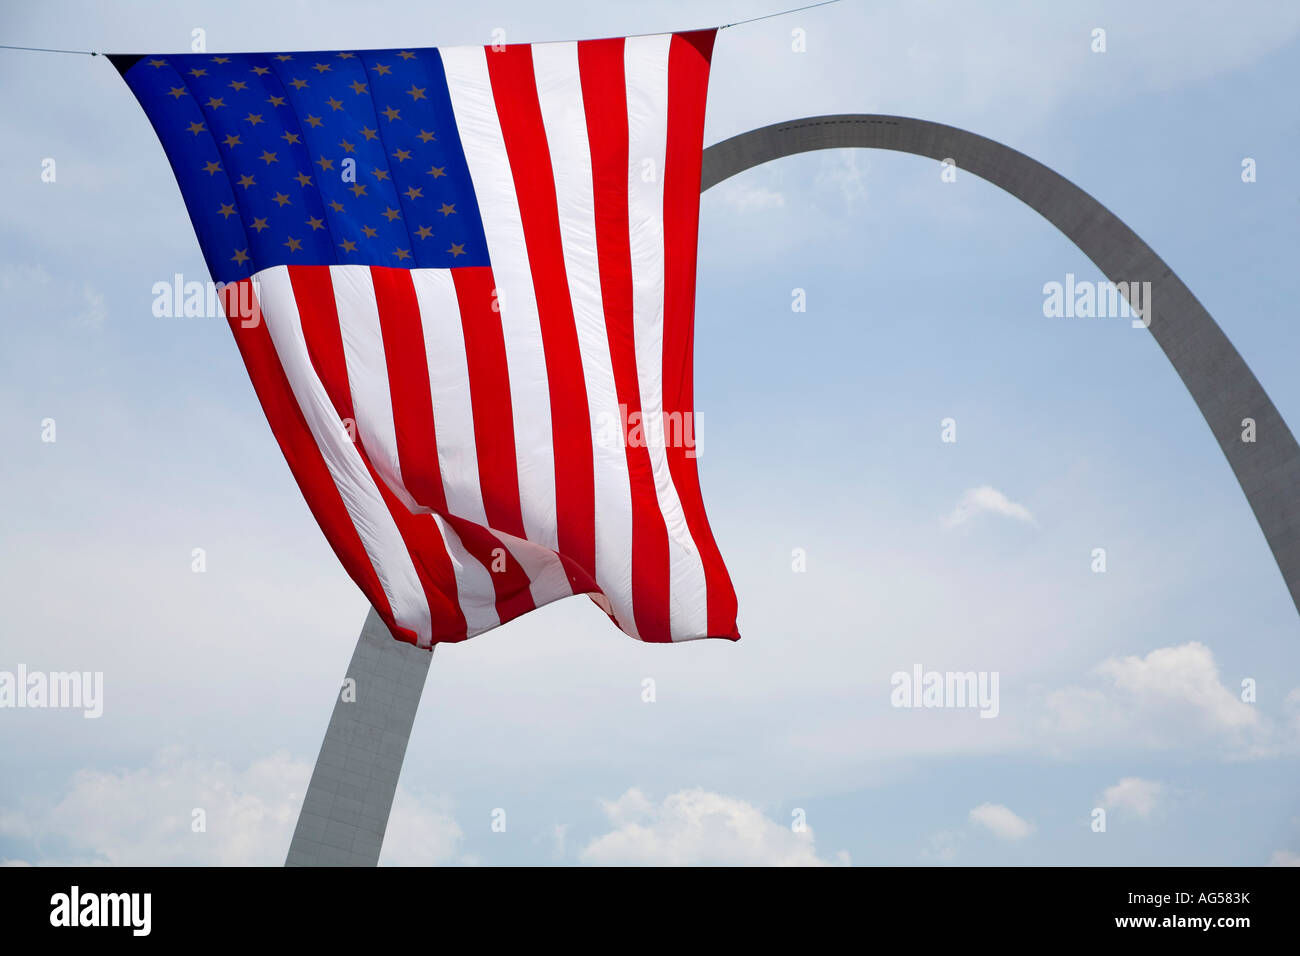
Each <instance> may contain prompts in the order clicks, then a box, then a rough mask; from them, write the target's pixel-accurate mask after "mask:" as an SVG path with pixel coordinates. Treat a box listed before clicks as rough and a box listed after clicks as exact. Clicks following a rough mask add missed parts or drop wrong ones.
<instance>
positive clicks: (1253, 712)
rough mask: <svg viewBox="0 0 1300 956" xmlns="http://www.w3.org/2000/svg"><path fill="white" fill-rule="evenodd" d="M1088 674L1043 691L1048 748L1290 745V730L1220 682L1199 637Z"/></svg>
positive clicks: (1255, 748) (1259, 752) (1273, 748)
mask: <svg viewBox="0 0 1300 956" xmlns="http://www.w3.org/2000/svg"><path fill="white" fill-rule="evenodd" d="M1093 675H1094V678H1095V683H1094V684H1093V685H1091V686H1072V687H1066V688H1064V689H1062V690H1058V691H1054V692H1052V693H1050V694H1048V695H1047V696H1046V698H1045V700H1044V704H1045V714H1044V726H1043V728H1042V729H1043V730H1044V731H1045V733H1046V736H1047V737H1048V738H1049V744H1050V745H1052V746H1057V747H1060V746H1065V745H1071V744H1072V745H1081V746H1087V745H1089V744H1091V745H1093V746H1106V747H1111V746H1114V745H1116V744H1123V745H1127V746H1132V745H1138V746H1145V747H1151V748H1157V749H1170V748H1174V747H1181V746H1194V747H1196V748H1198V749H1200V750H1202V751H1204V750H1205V749H1206V747H1207V746H1213V747H1214V748H1216V749H1218V750H1220V751H1222V752H1223V753H1224V754H1226V755H1229V756H1233V757H1259V756H1268V755H1273V754H1276V753H1278V752H1279V751H1280V750H1281V749H1285V748H1286V747H1289V746H1292V745H1293V744H1294V735H1293V734H1290V733H1288V732H1287V731H1286V730H1285V728H1284V727H1282V726H1279V725H1277V724H1275V723H1274V722H1272V721H1270V720H1268V719H1267V718H1266V717H1265V716H1264V715H1263V713H1262V712H1261V711H1260V710H1258V709H1257V706H1256V705H1253V704H1247V703H1245V702H1244V701H1242V700H1241V698H1240V696H1239V695H1238V694H1237V693H1235V692H1234V691H1233V689H1232V688H1230V687H1229V686H1227V685H1225V684H1224V683H1223V682H1222V680H1221V679H1220V677H1219V669H1218V665H1217V664H1216V663H1215V660H1214V654H1213V653H1212V652H1211V651H1210V649H1209V648H1208V647H1206V646H1205V645H1204V644H1201V643H1200V642H1198V641H1191V642H1189V643H1187V644H1180V645H1177V646H1175V647H1161V648H1157V649H1156V650H1154V651H1151V652H1150V653H1149V654H1147V655H1146V656H1145V657H1137V656H1129V657H1117V658H1109V659H1107V660H1105V661H1103V662H1102V663H1101V664H1099V665H1098V666H1097V667H1096V668H1095V669H1094V671H1093Z"/></svg>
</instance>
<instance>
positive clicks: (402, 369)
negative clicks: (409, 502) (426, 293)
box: [370, 266, 447, 514]
mask: <svg viewBox="0 0 1300 956" xmlns="http://www.w3.org/2000/svg"><path fill="white" fill-rule="evenodd" d="M370 278H371V280H372V281H373V283H374V286H375V304H376V306H377V307H378V311H379V327H380V330H381V332H382V334H383V339H384V362H385V364H386V365H387V366H388V391H389V394H390V395H391V396H392V403H393V428H394V431H395V432H396V433H397V455H398V460H399V463H400V465H401V471H402V484H403V485H405V486H406V490H407V491H408V492H409V493H410V495H411V497H412V498H414V499H415V501H416V502H418V503H419V504H421V505H423V506H424V507H426V508H429V509H431V510H433V511H436V512H438V513H439V514H446V512H447V495H446V493H445V492H444V490H443V487H442V469H441V468H440V467H439V465H438V439H437V435H436V434H435V433H434V425H433V395H432V393H431V392H430V391H429V362H428V360H427V358H426V357H425V349H424V329H423V327H422V326H421V325H420V304H419V302H418V301H417V300H416V297H415V284H414V283H413V282H412V281H411V272H410V270H409V269H393V268H389V267H387V266H371V267H370Z"/></svg>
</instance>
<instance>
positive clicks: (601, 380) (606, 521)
mask: <svg viewBox="0 0 1300 956" xmlns="http://www.w3.org/2000/svg"><path fill="white" fill-rule="evenodd" d="M533 72H534V74H535V76H536V80H537V96H538V100H539V101H540V103H541V110H542V122H543V125H544V126H545V128H546V142H547V147H548V149H549V151H550V154H551V169H552V170H553V171H554V176H555V192H556V197H557V199H558V206H559V214H560V236H561V240H562V245H563V248H564V268H565V272H566V274H567V275H568V280H569V297H570V299H571V300H572V303H573V319H574V323H575V324H576V326H577V331H578V349H579V352H580V353H581V356H582V370H583V377H584V378H585V380H586V387H587V405H588V410H589V412H590V417H591V434H592V438H593V441H594V449H593V451H594V462H595V469H594V479H595V521H596V584H597V585H598V586H599V587H600V589H601V590H602V591H603V592H604V593H605V595H606V597H608V598H609V603H610V605H611V606H612V609H613V612H614V617H615V619H616V620H617V621H618V625H619V627H621V628H622V629H623V630H624V631H626V632H627V633H629V634H631V635H632V636H633V637H637V630H636V623H635V621H634V618H633V613H632V490H631V481H630V477H629V474H628V467H627V451H626V450H625V449H624V447H623V441H622V435H623V430H622V415H621V414H620V411H619V406H618V391H617V389H616V388H615V386H614V366H613V360H612V358H611V357H610V351H609V336H608V333H607V332H606V327H605V311H604V300H603V298H602V297H601V288H600V265H599V258H598V256H597V252H596V213H595V200H594V198H593V196H592V179H591V150H590V147H589V144H588V142H587V115H586V112H585V110H584V108H583V100H582V80H581V77H580V75H579V72H578V45H577V44H576V43H542V44H538V45H536V46H534V47H533Z"/></svg>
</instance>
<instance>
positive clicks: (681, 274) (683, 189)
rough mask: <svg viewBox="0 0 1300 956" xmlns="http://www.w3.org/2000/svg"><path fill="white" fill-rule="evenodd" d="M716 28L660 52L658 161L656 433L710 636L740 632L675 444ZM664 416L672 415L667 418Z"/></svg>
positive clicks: (687, 356)
mask: <svg viewBox="0 0 1300 956" xmlns="http://www.w3.org/2000/svg"><path fill="white" fill-rule="evenodd" d="M716 32H717V31H715V30H699V31H696V32H694V33H683V34H677V35H675V36H674V37H673V38H672V41H671V44H670V46H669V50H668V143H667V151H666V155H665V158H664V354H663V364H664V376H663V382H664V413H665V418H664V434H665V435H667V436H668V437H669V439H670V440H669V441H668V442H667V455H668V470H669V472H670V473H671V474H672V476H673V484H674V485H675V486H676V487H677V495H678V497H679V498H680V499H681V502H682V510H683V512H685V515H686V525H687V527H688V528H689V529H690V532H691V538H692V539H693V540H694V541H695V546H696V548H698V549H699V552H700V561H701V563H702V564H703V567H704V580H705V586H706V588H707V594H708V627H709V631H708V632H709V635H710V636H712V637H729V638H731V639H733V640H735V639H738V638H739V637H740V634H739V632H738V631H737V630H736V592H735V589H734V588H733V587H732V584H731V578H730V576H728V574H727V568H726V565H725V564H723V562H722V554H721V552H719V551H718V545H717V542H716V541H715V540H714V539H713V531H712V530H711V529H710V528H709V519H708V518H707V517H706V516H705V513H704V497H703V495H702V493H701V491H700V475H699V468H698V466H697V459H696V458H695V456H694V455H693V454H691V452H693V449H691V448H687V447H686V446H685V444H684V443H683V442H682V441H680V440H679V441H673V440H671V439H672V438H673V437H674V435H675V433H676V435H677V436H678V437H681V436H683V435H684V429H685V428H686V426H687V423H689V424H690V427H691V431H690V434H691V435H692V436H693V435H694V434H695V431H694V420H693V419H694V414H695V413H694V409H695V385H694V366H695V346H694V342H695V262H696V248H697V246H698V243H699V221H700V165H701V162H702V157H703V149H704V103H705V97H706V94H707V93H708V88H709V58H710V55H711V54H712V52H713V39H714V35H715V33H716ZM670 415H672V416H673V418H669V417H668V416H670Z"/></svg>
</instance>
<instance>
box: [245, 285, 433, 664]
mask: <svg viewBox="0 0 1300 956" xmlns="http://www.w3.org/2000/svg"><path fill="white" fill-rule="evenodd" d="M254 279H255V281H256V282H257V283H258V290H259V302H260V304H261V310H262V317H263V318H264V319H265V321H266V328H267V331H268V332H269V333H270V335H271V341H272V343H273V344H274V345H275V351H276V354H277V355H278V356H279V358H280V365H281V367H282V368H283V369H284V374H285V378H286V379H287V380H288V382H289V387H290V388H291V389H292V390H293V395H294V399H295V400H296V401H297V403H298V407H299V408H300V409H301V410H302V414H303V418H304V419H305V420H306V422H307V427H308V428H309V429H310V430H311V434H312V437H313V438H314V439H315V440H316V446H317V448H319V449H320V453H321V457H322V458H323V459H324V461H325V466H326V467H327V468H328V469H329V473H330V478H331V479H333V481H334V485H335V487H337V488H338V491H339V495H340V496H341V497H342V499H343V505H344V507H345V508H346V509H347V512H348V517H349V518H350V519H351V520H352V524H353V526H354V527H355V528H356V530H357V534H358V535H359V536H360V538H361V544H362V546H363V547H364V548H365V551H366V556H367V557H368V558H369V559H370V564H371V566H372V567H373V568H374V569H375V574H376V575H377V576H378V578H379V584H380V587H382V588H383V591H384V595H385V597H387V598H388V605H389V607H390V608H391V609H392V612H393V619H394V620H395V621H396V622H397V624H398V625H400V626H401V627H404V628H407V629H409V630H411V631H414V632H415V634H416V637H417V640H418V642H419V644H420V646H421V647H428V646H430V644H431V643H432V630H431V625H430V617H431V612H430V610H429V602H428V599H427V598H426V597H425V594H424V588H423V586H421V584H420V579H419V577H418V576H417V575H416V573H415V565H414V564H413V563H412V561H411V555H410V554H409V553H408V552H407V550H406V543H405V542H404V541H403V540H402V536H401V534H400V533H399V532H398V530H397V525H396V523H395V522H394V521H393V516H392V515H391V514H390V513H389V511H388V507H387V505H385V504H384V500H383V498H382V497H381V496H380V493H379V488H378V486H377V485H376V484H375V482H374V480H373V479H372V478H371V476H370V472H369V471H368V470H367V468H366V466H365V463H364V462H363V461H362V460H361V455H360V454H359V453H358V451H357V448H356V446H355V445H354V444H353V442H352V441H351V439H350V437H349V435H348V433H347V430H346V429H345V428H344V426H343V422H342V420H341V419H340V418H339V416H338V413H337V412H336V411H335V409H334V404H333V402H331V401H330V398H329V395H328V393H327V392H326V391H325V386H324V385H323V384H322V383H321V380H320V377H319V376H318V375H317V374H316V370H315V369H314V368H313V367H312V364H311V361H310V359H309V358H308V355H307V342H306V339H305V338H304V337H303V332H302V320H301V317H300V316H299V314H298V303H297V301H296V300H295V299H294V296H293V286H292V285H291V284H290V281H289V270H288V268H287V267H285V266H274V267H273V268H270V269H264V270H263V271H261V272H259V273H257V274H256V276H255V277H254Z"/></svg>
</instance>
